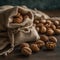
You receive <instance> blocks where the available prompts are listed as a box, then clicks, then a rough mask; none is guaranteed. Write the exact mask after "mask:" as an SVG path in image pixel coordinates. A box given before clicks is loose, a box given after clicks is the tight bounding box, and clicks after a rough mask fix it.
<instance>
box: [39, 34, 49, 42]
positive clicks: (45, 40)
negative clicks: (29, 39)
mask: <svg viewBox="0 0 60 60" xmlns="http://www.w3.org/2000/svg"><path fill="white" fill-rule="evenodd" d="M40 40H42V41H44V42H47V41H48V40H49V38H48V36H46V35H41V36H40Z"/></svg>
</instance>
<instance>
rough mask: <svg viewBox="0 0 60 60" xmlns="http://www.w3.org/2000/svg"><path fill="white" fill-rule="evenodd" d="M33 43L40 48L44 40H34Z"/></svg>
mask: <svg viewBox="0 0 60 60" xmlns="http://www.w3.org/2000/svg"><path fill="white" fill-rule="evenodd" d="M35 44H37V45H38V47H39V48H42V47H44V46H45V43H44V41H42V40H38V41H36V42H35Z"/></svg>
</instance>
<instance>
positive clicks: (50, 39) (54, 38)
mask: <svg viewBox="0 0 60 60" xmlns="http://www.w3.org/2000/svg"><path fill="white" fill-rule="evenodd" d="M49 41H51V42H55V43H57V38H56V37H54V36H50V37H49Z"/></svg>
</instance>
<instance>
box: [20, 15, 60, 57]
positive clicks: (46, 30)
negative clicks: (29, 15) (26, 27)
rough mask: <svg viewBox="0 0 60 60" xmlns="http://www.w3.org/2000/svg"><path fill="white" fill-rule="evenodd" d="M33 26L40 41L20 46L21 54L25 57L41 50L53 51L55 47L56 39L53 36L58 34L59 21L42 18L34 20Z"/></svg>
mask: <svg viewBox="0 0 60 60" xmlns="http://www.w3.org/2000/svg"><path fill="white" fill-rule="evenodd" d="M34 26H35V28H36V30H37V32H38V33H39V35H40V39H39V40H37V41H35V42H33V43H31V44H28V43H22V44H21V45H20V48H21V53H22V54H23V55H25V56H29V55H31V54H32V52H39V51H40V50H41V49H42V48H46V49H47V50H54V48H55V47H56V46H57V38H56V37H55V36H54V35H56V34H60V21H59V20H52V19H45V18H44V16H42V17H41V18H40V19H35V20H34Z"/></svg>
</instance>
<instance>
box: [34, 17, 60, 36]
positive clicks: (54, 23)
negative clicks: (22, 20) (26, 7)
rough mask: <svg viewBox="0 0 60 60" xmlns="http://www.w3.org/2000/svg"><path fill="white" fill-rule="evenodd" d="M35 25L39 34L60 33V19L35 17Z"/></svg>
mask: <svg viewBox="0 0 60 60" xmlns="http://www.w3.org/2000/svg"><path fill="white" fill-rule="evenodd" d="M34 26H35V27H36V30H37V31H38V33H39V34H46V35H49V36H50V35H55V34H60V20H53V19H45V18H42V17H41V18H40V19H35V20H34Z"/></svg>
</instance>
